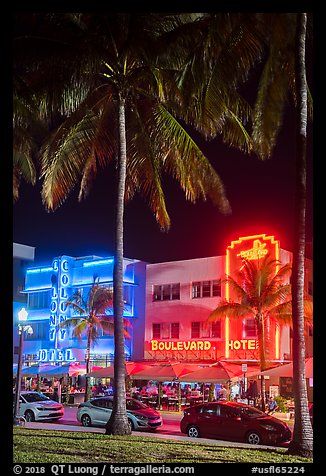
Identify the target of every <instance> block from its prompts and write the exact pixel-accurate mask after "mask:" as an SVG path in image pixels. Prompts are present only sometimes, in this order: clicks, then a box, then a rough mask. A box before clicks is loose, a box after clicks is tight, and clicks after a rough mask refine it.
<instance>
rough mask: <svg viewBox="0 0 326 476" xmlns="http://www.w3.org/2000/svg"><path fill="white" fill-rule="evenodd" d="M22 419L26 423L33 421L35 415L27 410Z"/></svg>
mask: <svg viewBox="0 0 326 476" xmlns="http://www.w3.org/2000/svg"><path fill="white" fill-rule="evenodd" d="M24 417H25V420H26V421H35V415H34V413H33V412H32V410H27V411H26V412H25V415H24Z"/></svg>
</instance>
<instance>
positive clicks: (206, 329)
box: [200, 321, 211, 337]
mask: <svg viewBox="0 0 326 476" xmlns="http://www.w3.org/2000/svg"><path fill="white" fill-rule="evenodd" d="M210 330H211V325H210V323H209V322H206V321H203V322H201V330H200V337H210Z"/></svg>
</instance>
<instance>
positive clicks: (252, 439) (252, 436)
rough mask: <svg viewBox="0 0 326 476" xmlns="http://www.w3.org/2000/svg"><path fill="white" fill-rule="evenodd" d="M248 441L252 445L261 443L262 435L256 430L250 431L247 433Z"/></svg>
mask: <svg viewBox="0 0 326 476" xmlns="http://www.w3.org/2000/svg"><path fill="white" fill-rule="evenodd" d="M247 443H250V444H251V445H259V444H260V443H261V437H260V435H259V433H257V432H256V431H249V433H247Z"/></svg>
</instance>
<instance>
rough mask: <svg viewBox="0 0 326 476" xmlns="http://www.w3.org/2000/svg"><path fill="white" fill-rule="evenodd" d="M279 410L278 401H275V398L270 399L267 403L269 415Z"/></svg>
mask: <svg viewBox="0 0 326 476" xmlns="http://www.w3.org/2000/svg"><path fill="white" fill-rule="evenodd" d="M277 408H278V404H277V402H276V400H275V399H274V397H273V396H272V397H270V398H269V400H268V402H267V412H266V413H268V414H269V415H271V414H272V413H274V412H275V411H276V410H277Z"/></svg>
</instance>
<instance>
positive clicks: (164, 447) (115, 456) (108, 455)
mask: <svg viewBox="0 0 326 476" xmlns="http://www.w3.org/2000/svg"><path fill="white" fill-rule="evenodd" d="M285 452H286V449H283V448H280V449H277V450H276V449H272V448H271V449H258V448H250V449H248V448H238V447H232V446H218V445H214V444H213V445H209V444H204V443H199V442H197V441H193V440H192V441H178V440H168V439H161V438H156V437H152V438H151V437H147V436H146V437H145V436H143V437H142V436H111V435H110V436H108V435H104V434H103V433H83V432H72V431H59V430H36V429H27V428H19V427H17V428H14V430H13V461H14V463H312V460H311V459H307V458H300V457H293V456H288V455H286V454H285Z"/></svg>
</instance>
